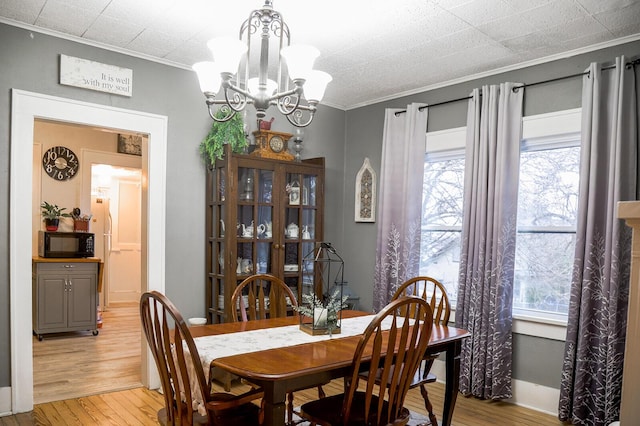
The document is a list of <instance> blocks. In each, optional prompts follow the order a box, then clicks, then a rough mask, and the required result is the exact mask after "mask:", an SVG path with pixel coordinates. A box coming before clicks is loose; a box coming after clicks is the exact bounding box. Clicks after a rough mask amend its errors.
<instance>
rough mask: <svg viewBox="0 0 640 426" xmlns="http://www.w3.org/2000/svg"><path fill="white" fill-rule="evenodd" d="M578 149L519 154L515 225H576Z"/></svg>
mask: <svg viewBox="0 0 640 426" xmlns="http://www.w3.org/2000/svg"><path fill="white" fill-rule="evenodd" d="M579 164H580V148H579V147H572V148H560V149H548V150H544V151H533V152H523V153H522V154H521V155H520V189H519V191H520V192H519V193H518V226H520V227H523V226H527V227H528V226H572V227H573V228H574V229H575V225H576V210H577V207H578V173H579Z"/></svg>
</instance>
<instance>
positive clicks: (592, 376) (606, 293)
mask: <svg viewBox="0 0 640 426" xmlns="http://www.w3.org/2000/svg"><path fill="white" fill-rule="evenodd" d="M588 71H589V74H588V75H585V77H584V78H583V89H582V148H581V160H580V193H579V200H578V203H579V205H578V224H577V234H576V251H575V261H574V267H573V280H572V284H571V298H570V302H569V319H568V326H567V339H566V344H565V358H564V363H563V368H562V382H561V386H560V401H559V409H558V413H559V415H558V417H559V418H560V419H561V420H563V421H565V420H568V421H571V422H573V423H574V424H579V425H609V423H611V422H612V421H614V420H617V419H618V417H619V414H620V396H621V389H622V368H623V361H624V344H625V331H626V323H627V321H626V320H627V305H628V290H629V272H630V264H629V262H630V251H631V229H630V228H628V227H627V226H626V225H625V224H624V222H623V221H622V220H619V219H617V218H616V205H617V203H618V201H626V200H634V199H635V197H636V176H637V155H638V151H637V145H638V122H637V110H636V108H637V93H636V84H635V72H634V69H633V68H630V69H627V68H626V67H625V59H624V57H621V58H617V59H616V65H615V68H614V69H610V70H602V67H601V66H600V65H598V64H595V63H593V64H591V66H590V67H589V69H588ZM628 361H630V362H638V361H637V360H628Z"/></svg>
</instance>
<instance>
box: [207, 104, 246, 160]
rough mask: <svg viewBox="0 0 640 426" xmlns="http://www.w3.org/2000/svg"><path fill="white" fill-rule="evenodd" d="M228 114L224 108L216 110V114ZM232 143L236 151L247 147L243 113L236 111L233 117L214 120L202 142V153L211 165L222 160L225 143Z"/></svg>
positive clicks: (218, 116)
mask: <svg viewBox="0 0 640 426" xmlns="http://www.w3.org/2000/svg"><path fill="white" fill-rule="evenodd" d="M225 115H226V113H225V112H224V110H223V109H220V110H218V111H216V113H215V114H214V116H215V117H216V118H222V117H224V116H225ZM226 144H230V145H231V150H232V151H233V152H235V153H242V152H243V151H244V149H245V148H246V147H247V145H248V143H247V138H246V137H245V133H244V122H243V120H242V115H241V114H238V113H236V114H235V115H234V116H233V117H231V119H229V120H228V121H224V122H217V121H214V122H213V124H211V130H209V133H208V134H207V136H206V137H205V138H204V139H203V140H202V142H200V154H201V155H202V157H203V159H204V160H205V162H207V164H209V165H212V166H213V165H215V162H216V160H221V159H222V157H223V152H224V145H226Z"/></svg>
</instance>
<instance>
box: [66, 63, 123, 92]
mask: <svg viewBox="0 0 640 426" xmlns="http://www.w3.org/2000/svg"><path fill="white" fill-rule="evenodd" d="M60 84H64V85H67V86H75V87H81V88H83V89H90V90H97V91H98V92H107V93H113V94H116V95H122V96H131V95H133V70H131V69H129V68H120V67H116V66H114V65H107V64H101V63H100V62H93V61H89V60H87V59H81V58H74V57H73V56H67V55H60Z"/></svg>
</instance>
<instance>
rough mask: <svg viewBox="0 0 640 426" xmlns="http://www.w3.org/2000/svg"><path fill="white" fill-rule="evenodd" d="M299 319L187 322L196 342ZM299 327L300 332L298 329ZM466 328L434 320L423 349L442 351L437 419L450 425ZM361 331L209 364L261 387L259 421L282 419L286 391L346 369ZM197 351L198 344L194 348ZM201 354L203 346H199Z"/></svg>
mask: <svg viewBox="0 0 640 426" xmlns="http://www.w3.org/2000/svg"><path fill="white" fill-rule="evenodd" d="M365 315H371V314H370V313H367V312H361V311H343V319H347V318H355V317H359V316H365ZM296 324H298V317H287V318H275V319H267V320H256V321H248V322H235V323H222V324H209V325H204V326H195V327H191V333H192V336H193V337H194V340H195V342H196V346H198V341H199V340H200V341H201V342H202V341H203V340H202V339H198V338H199V337H205V336H215V335H222V334H231V333H238V332H244V331H251V330H262V329H268V328H276V327H285V326H292V325H296ZM301 333H302V332H301ZM468 336H469V332H467V331H466V330H462V329H458V328H455V327H451V326H441V325H440V326H434V327H433V330H432V333H431V338H430V341H429V346H428V348H427V353H428V354H433V353H445V360H446V377H445V380H446V382H445V394H444V407H443V414H442V421H441V424H442V425H443V426H449V425H450V424H451V417H452V416H453V410H454V407H455V403H456V398H457V395H458V386H459V374H460V350H461V344H462V341H463V339H465V338H466V337H468ZM359 339H360V336H357V335H356V336H347V337H341V335H340V334H336V335H333V336H332V337H331V338H330V339H324V340H318V341H313V342H307V343H302V344H295V345H293V346H285V347H276V348H272V349H266V350H257V351H251V352H247V353H239V354H235V355H231V356H222V357H219V358H215V359H212V360H211V361H210V362H211V365H210V366H211V367H218V368H220V369H222V370H225V371H227V372H230V373H232V374H235V375H237V376H239V377H241V378H244V379H246V380H247V381H249V382H251V383H253V384H255V385H258V386H260V387H261V388H262V389H263V390H264V400H263V408H264V425H269V426H273V425H278V426H282V425H284V424H285V399H286V395H287V392H290V391H294V390H297V389H305V388H312V387H315V386H317V385H321V384H324V383H327V382H328V381H330V380H333V379H337V378H344V377H346V376H347V375H348V374H349V369H350V367H351V363H352V360H353V354H354V351H355V348H356V345H357V344H358V340H359ZM199 351H200V348H199ZM200 355H201V357H202V352H200Z"/></svg>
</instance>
